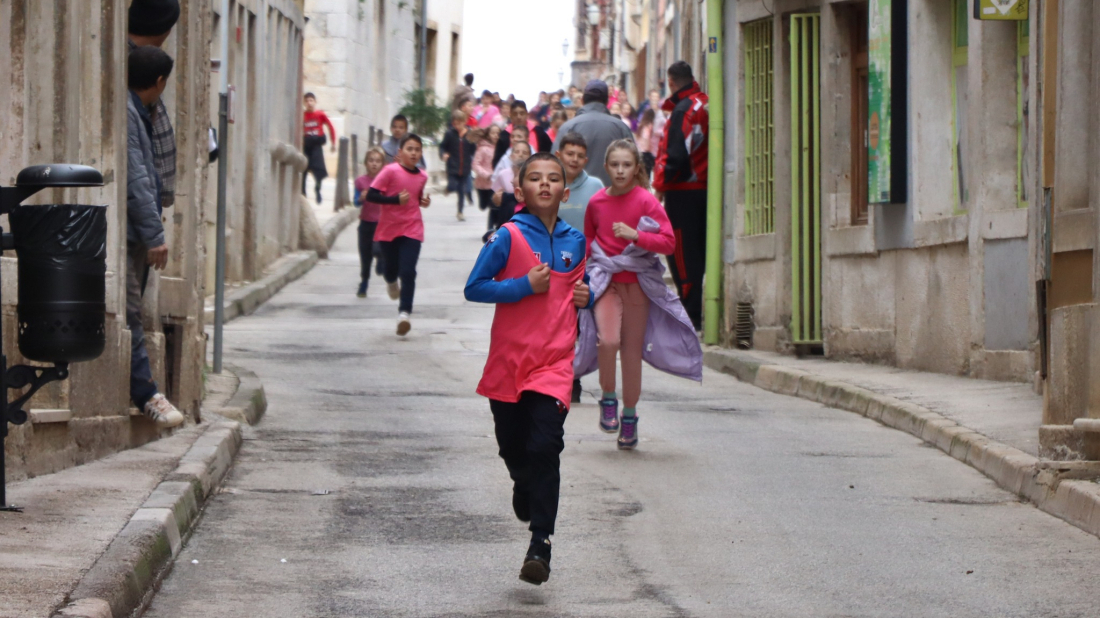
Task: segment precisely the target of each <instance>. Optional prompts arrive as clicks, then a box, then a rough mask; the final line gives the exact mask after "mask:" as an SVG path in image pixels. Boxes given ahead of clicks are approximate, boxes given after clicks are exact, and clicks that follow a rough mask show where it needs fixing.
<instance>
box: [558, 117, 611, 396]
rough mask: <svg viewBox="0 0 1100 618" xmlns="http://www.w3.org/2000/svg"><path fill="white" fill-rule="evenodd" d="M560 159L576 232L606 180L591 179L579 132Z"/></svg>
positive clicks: (564, 143) (576, 392) (566, 138)
mask: <svg viewBox="0 0 1100 618" xmlns="http://www.w3.org/2000/svg"><path fill="white" fill-rule="evenodd" d="M557 156H558V159H559V160H560V161H561V163H562V165H563V166H565V186H566V188H568V189H569V198H568V199H566V200H562V203H561V208H559V209H558V216H559V217H561V219H562V221H565V222H566V223H568V224H569V225H571V226H573V227H574V228H575V229H578V230H583V229H584V213H585V211H586V210H588V201H589V200H591V199H592V196H593V195H595V194H596V192H597V191H599V190H600V189H603V181H602V180H600V179H599V178H597V177H595V176H589V175H588V172H586V171H585V170H584V167H585V166H586V165H588V142H587V141H586V140H585V139H584V136H583V135H581V134H580V133H577V132H576V131H570V132H569V133H566V134H565V135H563V136H562V138H561V142H560V143H559V144H558V152H557ZM581 392H582V388H581V379H580V376H576V377H574V379H573V398H572V402H573V403H580V402H581Z"/></svg>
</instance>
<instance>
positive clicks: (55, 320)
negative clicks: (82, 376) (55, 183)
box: [9, 204, 107, 363]
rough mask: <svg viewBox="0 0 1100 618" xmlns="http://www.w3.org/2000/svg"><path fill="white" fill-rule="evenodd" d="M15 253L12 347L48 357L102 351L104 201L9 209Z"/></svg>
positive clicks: (71, 358) (91, 355)
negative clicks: (101, 203)
mask: <svg viewBox="0 0 1100 618" xmlns="http://www.w3.org/2000/svg"><path fill="white" fill-rule="evenodd" d="M9 218H10V221H11V230H12V235H13V236H14V237H15V252H16V255H17V256H18V257H19V305H18V318H19V352H20V353H21V354H22V355H23V356H24V357H26V358H28V359H30V360H35V361H42V362H49V363H75V362H81V361H89V360H93V359H95V358H97V357H99V355H100V354H102V353H103V347H104V344H105V342H106V331H105V323H104V322H105V316H106V312H107V306H106V303H105V302H104V299H105V297H106V283H105V277H106V275H107V207H106V206H93V205H85V204H51V205H48V206H21V207H19V208H15V209H13V210H12V212H11V214H10V215H9Z"/></svg>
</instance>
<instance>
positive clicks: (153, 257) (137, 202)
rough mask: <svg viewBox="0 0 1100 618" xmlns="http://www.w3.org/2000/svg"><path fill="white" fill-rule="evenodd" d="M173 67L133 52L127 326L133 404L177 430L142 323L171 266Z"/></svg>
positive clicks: (155, 52)
mask: <svg viewBox="0 0 1100 618" xmlns="http://www.w3.org/2000/svg"><path fill="white" fill-rule="evenodd" d="M172 65H173V62H172V59H171V58H169V57H168V54H166V53H164V51H163V50H161V49H160V48H159V47H154V46H152V45H146V46H143V47H136V48H134V49H133V50H132V51H131V52H130V57H129V60H128V67H127V68H128V69H129V71H128V80H129V87H130V92H129V96H128V97H127V99H126V115H127V148H126V155H127V160H126V324H127V326H129V328H130V399H131V400H133V402H134V405H136V406H137V407H138V409H140V410H141V411H142V413H144V414H145V416H147V417H149V418H150V419H152V420H153V421H154V422H156V424H157V425H158V426H160V427H175V426H176V425H179V424H180V423H183V420H184V419H183V414H181V413H180V411H179V410H177V409H176V407H175V406H173V405H172V404H171V403H170V402H169V401H168V399H167V398H166V397H165V396H164V395H162V394H161V393H160V392H159V391H158V389H157V384H156V382H154V381H153V373H152V370H151V368H150V366H149V353H148V352H147V351H146V349H145V328H144V325H143V323H142V318H141V297H142V295H143V294H144V292H145V281H146V279H147V278H148V277H149V268H150V267H152V268H156V269H157V270H160V269H162V268H164V267H165V265H166V264H167V263H168V245H167V244H165V239H164V225H163V224H162V223H161V220H160V216H161V207H162V202H161V196H162V195H163V190H162V183H161V178H160V176H159V174H158V172H157V163H156V157H155V156H154V147H153V138H154V135H155V127H156V114H157V112H158V110H159V109H160V108H159V107H158V106H157V105H156V103H157V102H158V101H159V100H160V96H161V94H163V93H164V88H165V86H166V85H167V83H168V76H169V75H170V74H171V73H172ZM150 109H152V110H153V112H152V114H150V112H149V110H150Z"/></svg>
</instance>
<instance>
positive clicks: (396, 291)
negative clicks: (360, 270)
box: [386, 281, 401, 300]
mask: <svg viewBox="0 0 1100 618" xmlns="http://www.w3.org/2000/svg"><path fill="white" fill-rule="evenodd" d="M386 293H387V294H389V295H390V300H397V299H398V298H401V284H400V283H398V282H396V281H394V282H393V283H387V284H386Z"/></svg>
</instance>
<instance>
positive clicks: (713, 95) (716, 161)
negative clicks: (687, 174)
mask: <svg viewBox="0 0 1100 618" xmlns="http://www.w3.org/2000/svg"><path fill="white" fill-rule="evenodd" d="M731 10H732V9H731ZM707 38H708V40H707V97H708V98H709V105H708V113H709V115H710V135H709V136H708V148H709V158H708V160H707V255H706V260H707V262H706V267H707V277H706V286H705V288H704V300H705V305H704V313H703V315H704V321H703V342H704V343H707V344H710V345H715V344H717V343H718V323H719V320H720V319H721V314H722V279H723V277H722V274H723V273H722V271H723V270H724V268H723V264H722V240H723V238H722V237H723V236H724V234H723V228H722V197H723V194H722V177H723V175H724V172H725V168H726V166H725V160H724V154H723V151H724V150H725V144H726V125H725V102H724V100H723V99H724V97H723V94H724V93H723V91H722V88H723V84H722V49H723V43H722V0H707Z"/></svg>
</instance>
